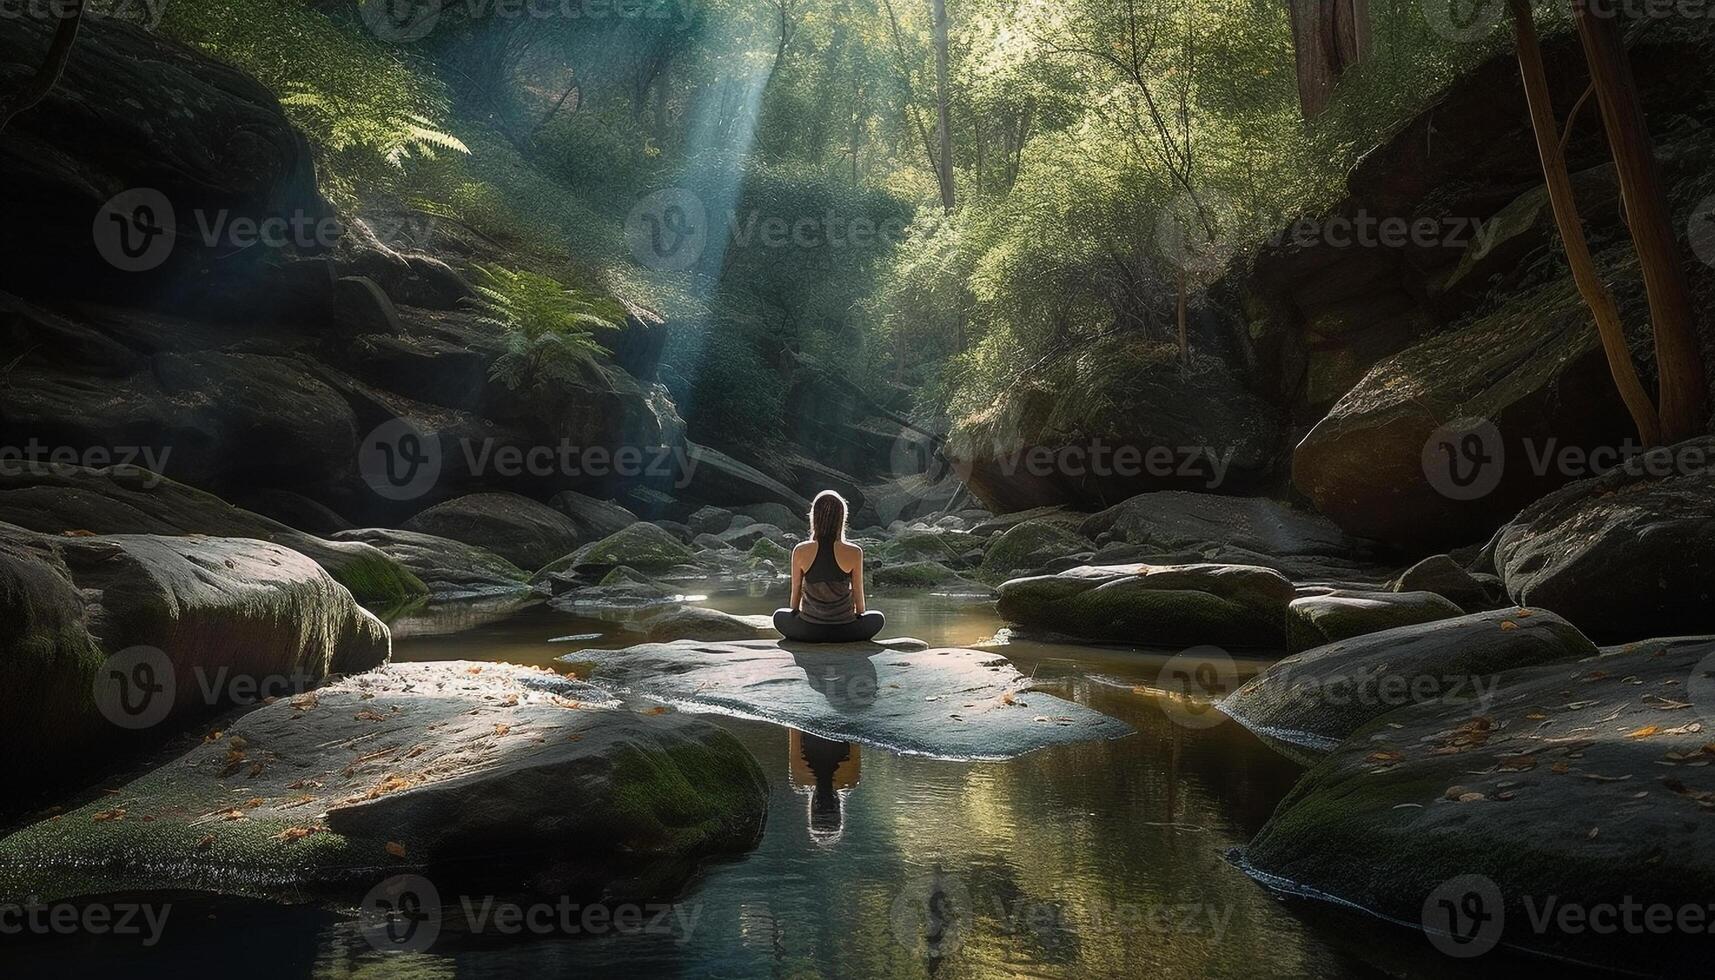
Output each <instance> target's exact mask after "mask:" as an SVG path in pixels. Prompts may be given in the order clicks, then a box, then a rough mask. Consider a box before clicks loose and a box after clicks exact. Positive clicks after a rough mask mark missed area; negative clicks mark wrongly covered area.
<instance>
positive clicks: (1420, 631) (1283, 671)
mask: <svg viewBox="0 0 1715 980" xmlns="http://www.w3.org/2000/svg"><path fill="white" fill-rule="evenodd" d="M1595 653H1596V647H1595V645H1594V644H1592V643H1591V642H1590V640H1589V639H1588V638H1586V637H1585V636H1584V634H1583V633H1580V632H1578V628H1577V627H1575V626H1573V625H1572V624H1571V623H1568V622H1567V621H1566V620H1564V619H1561V618H1560V617H1559V616H1556V615H1555V614H1553V613H1551V612H1548V611H1547V610H1545V609H1504V610H1498V611H1494V612H1484V613H1472V614H1470V615H1466V616H1459V617H1457V618H1453V619H1442V620H1438V621H1435V622H1429V623H1419V624H1417V625H1414V626H1400V627H1396V628H1394V629H1390V630H1383V631H1381V632H1379V633H1367V634H1364V635H1362V636H1356V637H1352V638H1351V639H1346V640H1341V641H1339V642H1337V643H1330V644H1328V645H1327V646H1320V647H1316V648H1315V649H1312V650H1306V651H1304V652H1303V653H1299V654H1295V655H1293V656H1291V657H1287V658H1286V659H1285V660H1282V661H1280V662H1279V663H1276V664H1274V665H1273V666H1272V667H1269V668H1268V669H1267V670H1265V671H1263V672H1262V673H1261V674H1258V675H1257V676H1256V677H1254V678H1252V679H1251V681H1250V682H1249V683H1247V684H1245V686H1243V687H1241V688H1239V689H1238V690H1237V691H1235V692H1233V694H1232V696H1230V697H1228V698H1227V699H1226V700H1224V701H1222V702H1221V710H1222V711H1224V712H1226V713H1227V715H1229V716H1230V717H1232V718H1234V719H1236V720H1237V721H1238V722H1239V723H1240V724H1242V725H1244V726H1245V727H1246V728H1249V729H1251V730H1252V731H1254V732H1256V733H1257V734H1259V735H1262V736H1263V737H1265V738H1267V739H1269V740H1271V741H1273V742H1275V743H1276V744H1279V745H1281V746H1282V747H1283V748H1285V749H1286V750H1287V751H1288V752H1289V754H1294V755H1297V754H1300V752H1301V751H1308V752H1312V753H1321V752H1327V751H1329V750H1330V749H1332V748H1333V747H1334V746H1336V745H1338V744H1339V743H1340V742H1342V741H1344V740H1345V739H1346V738H1348V737H1350V736H1351V734H1352V733H1353V732H1354V731H1356V730H1357V729H1359V728H1361V727H1362V726H1364V725H1366V724H1368V723H1369V722H1371V721H1372V720H1374V719H1375V718H1377V717H1380V716H1381V715H1384V714H1387V713H1388V712H1390V711H1393V710H1395V709H1397V708H1400V707H1402V706H1404V705H1408V704H1420V703H1423V702H1425V701H1430V700H1434V699H1436V698H1442V697H1455V696H1464V697H1469V698H1481V697H1484V696H1486V694H1487V693H1488V692H1489V690H1490V689H1491V688H1492V685H1493V683H1494V678H1495V675H1496V674H1498V673H1500V672H1501V671H1503V670H1508V669H1511V668H1514V667H1528V666H1534V665H1537V664H1548V663H1555V662H1564V661H1571V660H1577V659H1579V658H1581V657H1588V656H1594V655H1595Z"/></svg>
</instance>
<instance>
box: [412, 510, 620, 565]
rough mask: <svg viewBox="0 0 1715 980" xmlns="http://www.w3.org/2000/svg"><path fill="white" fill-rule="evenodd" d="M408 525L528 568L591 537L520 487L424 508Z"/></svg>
mask: <svg viewBox="0 0 1715 980" xmlns="http://www.w3.org/2000/svg"><path fill="white" fill-rule="evenodd" d="M405 527H406V529H407V530H411V531H418V532H420V533H423V534H432V535H434V536H436V537H441V538H451V539H452V540H454V541H463V542H464V543H465V544H470V545H476V546H477V547H479V548H486V549H488V550H489V551H492V552H494V553H495V554H497V555H499V556H501V557H502V558H505V559H506V560H507V561H509V562H512V563H513V564H514V565H517V566H518V567H519V568H523V569H525V570H527V571H535V570H536V569H538V568H541V567H542V566H543V565H546V564H547V563H549V562H551V561H553V560H554V559H556V558H560V557H562V556H564V555H565V554H567V553H568V552H570V551H572V550H573V549H575V548H576V547H577V546H578V545H580V544H582V543H584V542H585V541H586V540H587V539H586V538H585V537H584V536H583V530H582V529H581V528H580V527H579V525H578V524H577V523H576V522H574V521H573V520H572V519H571V518H570V517H568V516H566V515H565V514H563V513H561V512H560V511H558V510H555V509H554V508H552V507H549V506H548V505H547V504H542V503H537V502H536V501H534V500H531V499H530V498H529V497H524V496H520V495H519V494H516V493H473V494H468V495H466V496H463V497H458V498H455V499H453V500H448V501H444V502H442V503H438V504H436V505H434V506H433V507H430V508H428V509H426V510H424V511H422V512H420V513H418V514H417V515H416V516H414V517H412V518H411V519H410V520H409V521H407V522H405Z"/></svg>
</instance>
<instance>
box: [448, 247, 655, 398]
mask: <svg viewBox="0 0 1715 980" xmlns="http://www.w3.org/2000/svg"><path fill="white" fill-rule="evenodd" d="M473 271H474V272H475V274H476V282H475V283H474V284H473V285H474V288H475V289H476V293H477V308H478V309H479V310H480V311H481V312H482V320H483V321H484V322H486V323H489V324H491V325H493V326H496V327H499V328H500V329H502V330H504V331H506V334H507V350H506V353H505V354H503V355H501V356H500V357H499V358H498V359H496V360H495V362H494V366H493V367H492V368H491V369H490V371H489V376H490V378H492V379H493V380H495V381H498V382H500V383H501V384H504V385H506V386H507V387H508V388H510V389H512V390H513V391H514V392H518V393H520V394H527V395H533V396H540V397H545V398H551V397H552V393H553V388H554V387H555V386H564V385H575V384H578V383H579V382H580V381H581V380H582V378H583V373H584V371H585V370H586V369H588V368H589V367H590V366H591V365H592V363H593V361H594V359H595V358H596V357H597V356H598V355H600V354H601V351H602V348H601V345H600V343H598V342H597V341H596V339H595V334H596V332H597V331H602V330H614V329H617V328H618V321H620V320H623V319H624V317H625V310H624V309H623V308H622V307H620V306H619V304H618V303H616V302H615V301H613V300H612V299H608V298H606V297H593V296H590V295H589V294H587V293H583V292H580V291H578V290H575V289H567V288H566V287H565V286H564V285H562V284H561V283H560V282H558V281H557V280H555V279H552V278H549V277H548V276H544V275H540V274H538V273H534V272H526V271H521V270H517V269H504V268H500V267H498V266H487V265H479V266H476V267H475V269H474V270H473Z"/></svg>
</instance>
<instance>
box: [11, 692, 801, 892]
mask: <svg viewBox="0 0 1715 980" xmlns="http://www.w3.org/2000/svg"><path fill="white" fill-rule="evenodd" d="M767 795H768V794H767V781H766V780H765V778H764V777H763V774H762V772H761V771H760V770H759V769H758V768H757V765H756V762H755V760H754V759H752V758H751V756H750V753H749V752H748V751H746V750H745V748H744V747H743V746H742V745H740V744H739V742H738V741H737V739H735V738H734V737H733V736H732V735H730V734H728V733H727V732H725V731H724V730H722V729H720V728H717V727H716V726H714V725H711V724H709V723H707V722H704V721H700V720H697V719H694V718H691V717H689V716H686V715H680V714H676V713H641V712H635V711H630V710H626V709H624V708H621V707H619V706H617V704H616V703H615V702H613V701H612V700H610V699H608V698H607V697H606V696H604V695H602V694H601V693H600V692H599V691H596V690H594V689H592V688H590V687H588V686H586V685H583V684H579V683H577V682H576V681H572V680H568V679H566V678H563V677H561V676H559V675H557V674H554V673H551V672H546V671H542V670H539V669H534V668H524V667H514V666H511V665H505V664H470V663H463V662H444V663H432V664H429V663H424V664H395V665H391V666H389V667H385V668H383V669H381V670H377V671H374V672H371V673H368V674H364V675H362V676H359V677H354V678H349V679H347V680H344V681H341V682H339V683H338V684H334V685H330V686H328V687H325V688H322V689H320V690H318V691H315V692H312V693H308V694H304V695H301V696H298V697H294V698H290V699H283V700H280V701H277V702H275V703H273V704H271V705H268V706H266V707H262V708H258V709H257V710H255V711H253V712H251V713H249V714H247V715H245V716H244V717H243V718H241V719H239V720H238V721H237V722H236V723H234V724H233V725H232V726H231V727H230V728H228V729H226V730H225V731H223V732H222V733H221V734H220V737H219V738H215V739H210V740H209V741H207V742H205V743H204V744H202V745H200V746H198V747H196V748H194V749H192V750H191V751H190V752H188V753H186V754H185V755H184V756H183V757H182V758H180V759H177V760H175V761H173V762H171V763H168V764H167V765H165V766H162V767H161V768H160V769H158V770H156V771H154V772H152V773H149V774H147V775H145V776H142V777H141V778H139V779H137V780H135V781H133V782H131V783H130V784H128V785H126V786H124V787H123V788H121V789H120V790H119V792H118V793H116V794H113V795H108V796H103V797H101V798H99V799H97V800H96V801H94V802H93V803H90V804H89V805H87V806H84V807H82V808H80V809H76V810H72V811H71V812H68V813H65V814H63V815H61V816H59V817H56V818H53V819H50V820H46V821H43V822H41V823H38V824H35V825H33V826H30V827H26V828H24V829H23V830H20V831H18V832H17V833H15V834H12V835H11V836H9V837H7V838H5V839H4V840H0V898H3V900H5V901H17V900H19V899H21V898H23V897H24V896H28V895H34V896H38V897H39V898H41V899H43V900H48V901H51V900H54V899H56V898H62V897H67V896H73V895H83V894H90V893H93V892H115V891H127V890H133V889H139V888H147V889H150V890H154V891H158V890H191V891H217V892H221V893H224V894H244V895H258V896H265V897H290V898H294V899H301V897H302V896H303V895H305V894H328V895H339V896H346V897H351V896H359V895H362V894H363V893H364V892H365V891H366V890H367V889H369V888H370V887H372V886H374V885H375V884H377V883H378V882H380V881H381V880H383V879H385V878H387V877H388V876H390V875H395V874H399V873H401V872H404V871H417V872H419V873H429V872H433V873H435V874H437V876H438V875H440V874H442V873H444V874H447V875H454V876H456V875H471V876H474V877H485V876H493V875H500V874H503V873H510V877H511V881H512V882H513V883H514V884H516V883H517V882H520V881H535V882H554V883H556V887H559V888H564V887H567V883H568V882H570V883H575V884H576V886H578V887H579V888H580V889H588V890H592V891H593V890H599V889H600V888H602V887H603V886H605V885H608V884H610V883H612V882H614V881H617V880H621V879H626V880H633V881H634V880H635V879H637V878H639V877H642V878H646V879H648V878H656V879H660V878H666V879H677V880H683V879H684V877H685V876H687V875H688V874H689V873H690V872H691V871H692V870H693V867H694V864H693V862H695V861H696V860H697V859H698V858H700V857H703V856H705V855H709V854H713V853H720V852H732V851H736V850H742V849H745V848H747V847H749V846H750V845H751V844H752V843H753V842H754V841H755V839H756V837H757V835H758V833H759V832H760V830H761V827H762V820H763V815H764V813H765V807H766V803H767ZM518 872H523V873H524V874H523V875H519V874H518Z"/></svg>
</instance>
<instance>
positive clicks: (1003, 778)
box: [17, 587, 1470, 978]
mask: <svg viewBox="0 0 1715 980" xmlns="http://www.w3.org/2000/svg"><path fill="white" fill-rule="evenodd" d="M779 600H780V597H779V596H778V595H775V594H771V593H770V592H767V591H764V590H760V589H757V588H755V587H751V588H748V589H746V588H731V589H728V590H725V591H719V592H716V593H715V594H713V595H710V596H706V597H699V599H698V600H697V601H702V602H706V603H707V604H709V605H712V606H715V607H718V608H720V609H723V610H726V611H729V612H734V613H741V614H751V613H762V612H768V611H771V610H772V609H773V608H774V607H775V606H776V605H777V604H778V602H779ZM876 605H877V606H879V607H881V608H884V609H885V610H886V611H887V612H888V614H889V617H890V621H889V627H888V629H887V631H886V632H885V633H884V634H883V636H884V637H886V636H915V637H919V638H921V639H924V640H926V641H928V642H929V643H931V644H932V645H936V646H947V645H979V644H980V645H984V646H985V647H986V648H989V649H992V650H994V651H995V652H997V653H1000V654H1002V655H1004V656H1006V657H1007V658H1008V659H1010V660H1011V661H1012V662H1013V664H1014V666H1015V667H1017V669H1018V670H1020V671H1021V672H1022V673H1024V674H1026V675H1028V676H1032V677H1034V678H1035V679H1036V680H1037V681H1038V682H1039V683H1041V684H1043V685H1045V687H1046V689H1047V690H1048V691H1049V692H1051V693H1054V694H1057V695H1059V696H1061V697H1066V698H1069V699H1072V700H1075V701H1078V702H1080V703H1082V704H1084V705H1086V706H1089V707H1091V708H1094V709H1096V710H1098V711H1101V712H1103V713H1106V714H1108V715H1111V716H1113V717H1115V718H1119V719H1121V720H1123V721H1125V722H1126V723H1128V724H1129V725H1131V726H1132V727H1133V728H1135V729H1136V734H1133V735H1130V736H1127V737H1124V738H1120V739H1116V740H1112V741H1106V742H1093V743H1082V744H1074V745H1068V746H1060V747H1054V748H1049V749H1045V750H1042V751H1039V752H1036V753H1032V754H1030V755H1026V756H1024V757H1021V758H1017V759H1013V760H1011V761H1007V762H968V761H949V760H941V759H929V758H923V757H916V756H901V755H895V754H893V753H890V752H887V751H884V750H881V749H877V748H873V747H869V746H863V745H859V744H855V743H846V742H839V741H830V740H826V739H821V738H817V737H816V736H813V735H806V734H803V733H800V732H796V731H793V730H791V729H787V728H783V727H780V726H777V725H773V724H769V723H766V722H760V721H755V720H741V719H737V718H725V717H715V716H711V717H714V720H715V721H716V722H717V723H718V724H721V725H723V726H724V727H726V728H728V729H729V730H730V731H731V732H733V733H734V734H735V735H736V736H737V737H738V738H739V739H740V740H741V741H742V742H743V744H744V745H745V746H746V747H748V749H749V750H750V751H751V752H752V753H753V754H754V756H755V757H756V759H757V760H758V762H759V763H760V764H761V766H762V768H763V770H764V771H765V772H766V773H767V775H768V777H769V782H770V800H769V812H768V818H767V826H766V829H765V831H764V833H763V836H762V838H761V840H760V842H759V843H758V845H757V847H756V848H755V849H754V850H752V851H750V852H749V853H746V854H744V855H742V856H739V857H736V858H732V859H728V860H723V861H720V862H718V863H712V864H709V865H707V866H705V867H704V868H703V869H702V871H701V873H700V874H699V875H698V876H697V878H696V879H695V880H694V881H693V882H692V883H691V884H690V886H689V887H688V888H687V889H686V890H685V891H684V893H683V894H682V895H680V896H679V897H678V898H677V900H676V901H673V902H672V903H671V904H670V905H664V906H663V907H661V908H649V909H644V910H642V911H641V917H642V923H643V927H641V928H638V927H636V924H633V927H632V928H630V929H628V930H627V931H626V932H625V933H623V934H619V933H614V932H611V931H610V932H609V933H608V934H607V935H604V936H602V937H600V938H591V937H589V936H587V935H570V934H567V933H566V931H565V930H564V929H563V928H561V927H560V926H559V925H553V926H550V927H549V928H547V929H545V930H544V932H545V934H530V935H514V936H508V937H506V938H499V937H496V936H493V935H485V936H482V937H471V936H468V935H466V936H458V937H451V936H448V937H443V940H442V941H438V942H437V943H436V944H435V945H434V946H433V947H431V948H430V950H429V951H427V952H423V953H412V954H397V953H386V954H384V953H381V952H379V951H377V950H376V949H375V948H374V947H373V946H372V945H371V944H370V943H369V942H368V941H367V940H366V939H365V938H364V934H363V932H362V930H361V929H360V928H359V927H358V924H357V922H356V921H355V919H354V917H353V915H352V914H351V913H350V912H349V911H347V910H340V909H328V908H325V907H321V906H317V905H314V904H304V905H300V906H288V907H284V908H282V907H281V906H279V905H275V904H269V903H261V902H249V901H243V902H238V901H233V900H228V899H208V898H198V897H191V896H177V897H176V898H175V899H174V902H175V904H174V913H175V918H177V919H178V921H177V922H175V923H174V925H175V928H174V929H171V930H167V933H166V935H165V937H164V938H163V941H162V943H161V945H160V946H158V947H156V948H153V949H150V950H145V951H138V950H135V949H130V950H118V949H107V948H105V947H104V946H102V945H101V944H92V945H90V946H88V947H84V948H79V949H76V950H72V951H70V952H69V953H68V951H67V950H66V949H65V948H64V947H60V948H57V949H53V950H37V951H34V952H33V953H30V954H28V955H26V956H25V957H24V958H23V962H22V963H21V964H19V965H21V966H23V967H24V968H26V969H31V968H36V969H43V970H48V969H49V968H51V972H53V973H56V974H58V973H61V971H62V970H63V969H65V968H69V967H73V966H75V967H76V969H77V971H78V972H80V973H81V972H85V971H88V970H95V969H106V968H114V969H123V970H125V971H126V973H127V975H151V976H178V975H183V974H185V973H187V972H192V973H201V972H203V971H204V970H205V969H219V970H221V971H222V972H223V973H230V974H233V975H237V976H246V977H254V976H258V975H260V976H306V975H309V976H316V977H326V978H342V977H368V976H377V977H380V976H386V977H394V976H399V977H424V978H429V977H533V976H542V977H546V976H590V977H598V976H648V977H706V978H728V977H731V978H739V977H929V976H933V977H937V978H963V977H995V976H1021V977H1067V978H1073V977H1076V978H1084V977H1159V978H1176V977H1184V978H1201V977H1272V976H1292V977H1304V976H1315V977H1344V976H1373V975H1382V974H1392V975H1403V976H1442V975H1448V976H1451V975H1463V976H1468V975H1470V972H1469V971H1468V970H1466V969H1463V967H1465V966H1467V964H1458V963H1452V962H1448V961H1438V960H1437V959H1436V958H1435V956H1434V954H1433V953H1432V952H1430V947H1429V946H1428V945H1427V943H1425V942H1424V941H1423V940H1422V939H1421V938H1419V937H1418V936H1416V935H1414V934H1413V933H1411V932H1408V931H1406V930H1403V929H1398V928H1395V927H1391V926H1387V925H1384V924H1381V923H1377V922H1374V921H1373V920H1370V919H1367V918H1365V917H1362V916H1360V915H1357V914H1355V913H1344V912H1333V911H1329V910H1327V909H1324V908H1320V907H1309V906H1306V905H1305V904H1304V903H1287V902H1283V901H1281V900H1279V899H1277V898H1275V897H1273V896H1272V895H1270V894H1269V893H1268V892H1267V891H1265V890H1264V889H1262V888H1261V887H1259V886H1258V885H1257V884H1256V883H1255V882H1253V881H1252V880H1250V879H1249V878H1247V877H1246V876H1245V875H1244V874H1242V873H1241V872H1240V871H1239V870H1238V869H1237V868H1235V867H1234V866H1233V865H1232V864H1231V863H1230V862H1229V860H1228V858H1227V853H1228V851H1229V850H1230V849H1232V848H1235V847H1238V846H1242V845H1243V844H1244V843H1245V842H1246V841H1247V840H1248V839H1249V838H1250V837H1251V835H1253V834H1254V833H1255V832H1256V830H1257V829H1258V828H1259V827H1260V826H1261V825H1262V823H1263V822H1264V821H1265V820H1266V819H1267V818H1268V815H1269V813H1270V812H1271V810H1272V809H1273V808H1274V806H1275V804H1276V803H1278V802H1279V801H1280V799H1281V798H1282V797H1283V796H1284V795H1285V794H1286V792H1287V791H1288V790H1289V789H1290V787H1291V786H1292V784H1293V782H1294V780H1295V779H1296V778H1297V776H1298V774H1299V772H1300V770H1299V768H1298V767H1297V766H1296V765H1295V764H1293V763H1291V762H1289V761H1287V760H1285V759H1284V758H1282V757H1280V756H1279V755H1277V754H1276V753H1274V752H1272V751H1271V750H1269V749H1268V748H1266V747H1265V746H1263V745H1262V744H1261V743H1259V742H1258V741H1257V740H1256V739H1255V738H1254V737H1252V736H1251V735H1250V734H1249V733H1247V732H1245V731H1244V730H1243V729H1241V728H1240V727H1239V726H1238V725H1236V724H1234V723H1232V722H1230V721H1224V722H1222V721H1219V720H1218V719H1219V716H1218V715H1201V714H1197V715H1194V716H1193V715H1188V714H1187V710H1186V708H1185V706H1184V705H1183V704H1181V703H1179V702H1174V701H1171V700H1170V699H1166V698H1163V697H1162V696H1160V695H1159V694H1158V693H1156V691H1155V689H1154V688H1152V687H1151V685H1153V684H1155V682H1156V679H1157V678H1156V675H1157V674H1158V673H1159V672H1160V670H1161V668H1162V666H1163V664H1164V663H1166V661H1167V660H1168V658H1169V657H1170V655H1171V653H1172V651H1167V652H1160V651H1155V652H1152V651H1148V650H1123V649H1106V648H1091V647H1085V646H1068V645H1056V644H1051V643H1042V642H1025V641H1020V640H1013V639H1010V638H1008V637H1007V636H1006V635H1005V634H1004V633H1000V631H1001V629H1002V624H1001V623H1000V622H999V621H998V620H997V619H996V618H995V616H994V613H993V609H992V605H991V604H990V603H987V602H984V601H980V600H973V599H970V598H960V597H950V596H933V595H909V596H899V595H894V596H883V597H881V598H879V599H877V600H876ZM997 633H1000V636H999V637H998V640H997ZM634 641H635V636H628V635H627V634H626V632H625V631H624V630H623V628H622V627H621V626H620V625H619V624H617V623H616V622H615V618H614V614H613V613H612V612H597V611H594V610H586V611H579V612H569V611H563V610H556V609H553V608H550V607H548V606H545V605H533V606H524V607H516V606H489V607H480V606H466V607H460V608H459V609H457V610H455V611H451V612H445V611H443V612H438V613H436V614H434V615H433V616H419V617H416V618H412V619H407V620H404V621H401V622H398V623H396V624H395V646H394V651H395V657H396V659H399V660H407V661H409V660H447V659H468V660H492V661H510V662H514V663H525V664H541V665H550V664H553V663H554V662H555V661H556V659H557V658H559V657H562V656H565V655H566V654H569V653H575V652H577V651H579V650H581V649H589V648H617V647H623V646H627V645H630V644H631V643H632V642H634ZM1265 662H1266V661H1261V660H1258V661H1250V662H1241V664H1240V667H1241V673H1242V674H1243V673H1248V672H1254V671H1255V670H1256V669H1258V668H1259V667H1260V666H1261V665H1262V664H1263V663H1265ZM1188 718H1189V719H1190V720H1189V721H1188V720H1187V719H1188ZM549 920H553V921H554V922H556V923H558V922H561V921H564V920H563V919H561V917H560V916H558V915H557V914H548V915H544V916H543V918H542V920H541V921H544V922H547V921H549ZM574 921H575V917H574ZM17 975H20V976H22V975H25V974H17Z"/></svg>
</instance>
